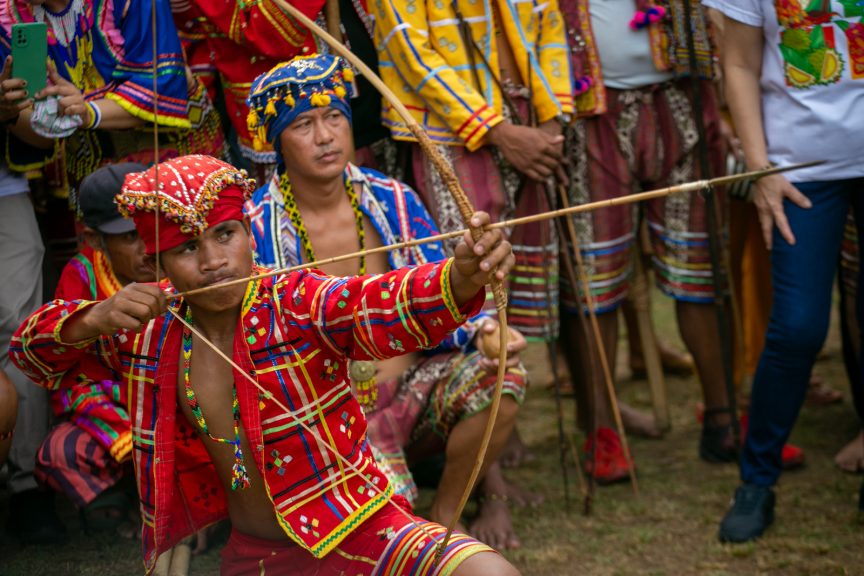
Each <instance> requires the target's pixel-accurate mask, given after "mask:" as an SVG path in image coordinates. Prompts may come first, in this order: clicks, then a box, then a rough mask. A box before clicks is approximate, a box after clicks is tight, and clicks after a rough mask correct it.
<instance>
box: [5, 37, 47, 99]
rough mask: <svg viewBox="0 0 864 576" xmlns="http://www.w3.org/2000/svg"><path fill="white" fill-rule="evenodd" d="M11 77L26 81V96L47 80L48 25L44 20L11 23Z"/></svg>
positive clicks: (43, 85)
mask: <svg viewBox="0 0 864 576" xmlns="http://www.w3.org/2000/svg"><path fill="white" fill-rule="evenodd" d="M12 77H13V78H20V79H22V80H25V81H26V82H27V86H26V88H25V89H26V91H27V98H33V97H34V95H35V94H36V93H38V92H39V91H40V90H43V89H44V88H45V85H46V84H47V82H48V26H47V25H46V24H45V23H44V22H28V23H26V24H13V25H12Z"/></svg>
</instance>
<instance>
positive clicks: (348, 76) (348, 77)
mask: <svg viewBox="0 0 864 576" xmlns="http://www.w3.org/2000/svg"><path fill="white" fill-rule="evenodd" d="M342 77H343V78H345V81H346V82H353V81H354V70H352V69H351V68H349V67H347V66H346V67H345V69H344V70H343V71H342Z"/></svg>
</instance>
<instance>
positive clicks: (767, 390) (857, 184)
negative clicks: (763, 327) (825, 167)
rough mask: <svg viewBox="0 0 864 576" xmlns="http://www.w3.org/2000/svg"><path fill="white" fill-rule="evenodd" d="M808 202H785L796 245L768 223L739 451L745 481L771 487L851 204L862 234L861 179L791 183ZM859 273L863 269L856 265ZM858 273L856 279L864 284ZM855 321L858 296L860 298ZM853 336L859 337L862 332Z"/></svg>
mask: <svg viewBox="0 0 864 576" xmlns="http://www.w3.org/2000/svg"><path fill="white" fill-rule="evenodd" d="M795 186H796V187H797V188H798V189H799V190H800V191H801V192H802V193H803V194H804V195H806V196H807V197H808V198H809V199H810V201H811V202H812V204H813V206H812V208H810V209H803V208H799V207H798V206H796V205H794V204H792V203H791V202H788V201H787V202H786V203H785V210H786V216H787V218H788V219H789V225H790V227H791V228H792V233H793V234H794V235H795V240H796V244H795V245H794V246H790V245H789V244H788V243H787V242H786V241H785V240H783V238H782V237H781V236H780V233H779V232H778V231H777V228H776V227H775V228H774V249H773V250H772V252H771V280H772V282H773V293H774V303H773V307H772V309H771V319H770V321H769V324H768V333H767V335H766V337H765V348H764V350H763V352H762V356H761V358H760V359H759V367H758V368H757V370H756V377H755V379H754V381H753V391H752V395H751V398H750V424H749V430H748V432H747V439H746V441H745V443H744V449H743V451H742V453H741V479H742V481H743V482H744V483H745V484H756V485H759V486H772V485H773V484H775V483H776V482H777V478H778V477H779V476H780V471H781V469H782V459H781V455H782V450H783V445H784V444H785V443H786V440H787V439H788V438H789V434H790V433H791V431H792V426H793V425H794V424H795V420H796V418H797V417H798V412H799V410H800V409H801V405H802V404H803V402H804V398H805V397H806V394H807V386H808V383H809V380H810V372H811V370H812V368H813V362H814V360H815V359H816V355H817V354H818V353H819V350H820V349H821V348H822V345H823V343H824V342H825V336H826V334H827V333H828V324H829V318H830V311H831V301H832V291H833V286H834V278H835V277H836V272H837V262H838V257H839V254H840V243H841V240H842V237H843V228H844V225H845V222H846V215H847V213H848V211H849V208H850V206H851V207H853V208H854V210H855V219H856V221H857V222H858V223H859V229H858V245H859V246H862V232H864V225H862V223H864V178H856V179H851V180H838V181H832V182H806V183H800V184H796V185H795ZM860 272H864V266H861V270H860ZM860 272H859V278H858V285H859V286H864V281H862V276H864V274H861V273H860ZM857 315H858V319H859V325H864V324H862V318H864V299H862V298H859V299H858V308H857ZM855 337H857V338H859V339H860V338H861V335H860V334H856V335H855Z"/></svg>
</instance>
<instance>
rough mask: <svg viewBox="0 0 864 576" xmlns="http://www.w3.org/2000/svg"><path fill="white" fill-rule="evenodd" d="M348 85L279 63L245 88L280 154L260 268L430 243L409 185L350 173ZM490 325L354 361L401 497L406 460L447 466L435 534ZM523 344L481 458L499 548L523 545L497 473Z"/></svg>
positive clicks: (470, 452)
mask: <svg viewBox="0 0 864 576" xmlns="http://www.w3.org/2000/svg"><path fill="white" fill-rule="evenodd" d="M352 79H353V74H352V71H351V70H350V69H349V68H347V67H346V66H345V65H344V63H343V62H342V61H341V60H340V59H339V58H337V57H334V56H329V55H320V56H319V55H315V56H311V57H302V58H296V59H294V60H291V61H290V62H288V63H285V64H281V65H279V66H277V67H275V68H274V69H272V70H271V71H269V72H267V73H265V74H263V75H261V76H260V77H259V78H258V79H257V80H256V81H255V82H254V83H253V85H252V89H251V92H250V96H249V99H248V103H249V108H250V114H249V128H250V130H251V131H252V132H253V135H254V136H256V137H258V138H266V140H267V142H268V143H271V144H272V145H273V147H274V149H275V150H277V151H278V152H279V169H278V172H277V174H276V175H275V176H274V177H273V179H272V180H271V181H270V183H269V184H268V185H266V186H264V187H262V188H260V189H259V190H258V191H257V192H255V194H254V196H253V198H252V200H251V201H250V202H249V203H248V204H247V212H248V214H249V215H250V218H251V221H252V232H253V235H254V237H255V246H256V252H257V256H258V259H259V261H260V262H261V264H264V265H266V266H271V267H275V268H283V267H287V266H293V265H296V264H300V263H302V262H309V261H312V260H316V259H323V258H328V257H331V256H336V255H340V254H344V253H346V252H350V251H355V250H360V249H363V248H372V247H374V246H381V245H389V244H394V243H396V242H399V241H404V240H409V239H413V238H424V237H428V236H431V235H433V234H436V233H437V230H436V226H435V223H434V221H433V220H432V217H431V216H430V215H429V212H427V210H426V208H425V207H424V206H423V204H422V202H421V201H420V199H419V198H418V197H417V195H416V194H415V193H414V191H413V190H411V189H410V188H409V187H408V186H407V185H405V184H403V183H401V182H398V181H397V180H394V179H392V178H389V177H387V176H385V175H383V174H381V173H380V172H377V171H375V170H371V169H369V168H360V167H357V166H355V165H354V164H352V163H351V162H350V158H351V155H352V152H353V143H352V136H351V110H350V106H349V102H348V100H347V98H348V97H349V94H350V93H351V91H352V89H351V84H350V82H351V80H352ZM444 259H446V254H445V251H444V246H443V245H442V244H441V243H430V244H423V245H421V246H416V247H413V248H408V249H402V250H393V251H391V252H389V253H388V254H386V255H385V254H377V255H369V256H367V257H365V258H359V259H356V260H349V261H345V262H341V263H336V264H330V265H325V266H322V268H323V269H324V271H325V272H327V273H329V274H333V275H336V276H353V275H356V274H360V275H363V274H379V273H384V272H388V271H390V270H395V269H397V268H401V267H403V266H416V265H421V264H425V263H429V262H437V261H441V260H444ZM496 325H497V324H496V322H495V320H494V319H493V318H492V317H490V315H489V314H488V313H487V312H481V313H480V314H478V315H476V316H475V317H473V318H471V319H470V320H469V321H468V323H467V324H465V325H464V326H463V327H462V328H460V329H458V330H457V331H456V332H455V333H453V335H452V336H451V337H450V338H448V339H447V340H446V341H445V342H444V343H443V344H442V345H440V346H439V347H437V348H436V349H434V350H432V351H430V353H428V354H424V355H421V354H413V355H410V354H409V355H403V356H401V357H399V358H396V359H394V360H388V361H382V362H376V363H374V364H373V363H371V362H368V363H356V362H354V363H352V364H351V366H350V369H349V374H350V375H351V376H352V387H353V389H354V393H355V395H357V397H358V400H360V402H361V404H363V405H364V411H365V414H366V418H367V420H368V423H369V427H368V438H369V441H370V443H371V445H372V446H373V452H375V453H376V457H377V460H378V465H379V468H382V469H384V470H385V472H386V473H387V476H388V479H389V480H390V482H391V484H392V485H393V486H394V488H395V489H396V492H397V493H398V494H400V495H403V496H405V497H406V498H408V499H409V500H412V499H413V498H414V497H415V496H416V492H417V489H416V486H415V483H414V480H413V477H412V475H411V472H410V471H409V468H408V461H409V459H410V460H412V461H416V460H419V459H425V458H429V457H430V456H431V457H435V458H438V457H440V456H442V455H446V456H445V458H444V470H443V473H442V476H441V480H440V482H439V484H438V490H437V492H436V495H435V499H434V501H433V503H432V507H431V509H430V511H429V517H430V520H433V521H435V522H439V523H441V524H445V525H446V524H447V523H449V522H450V521H451V520H452V518H453V516H454V514H455V509H456V507H457V504H458V501H459V498H460V496H461V494H462V489H463V488H464V486H465V484H466V482H467V477H468V475H469V473H470V471H471V469H472V465H473V462H474V458H475V455H476V451H477V445H478V444H479V442H480V438H481V436H482V432H483V429H484V427H485V422H486V417H487V415H488V412H489V407H490V404H491V400H492V396H493V392H494V387H495V367H496V364H495V362H494V361H492V360H490V359H489V358H488V357H489V356H491V355H492V354H491V353H490V352H491V351H490V350H487V348H486V345H485V342H484V338H482V337H480V335H482V331H484V330H485V331H490V332H491V331H494V330H495V327H496ZM478 332H479V333H480V335H478ZM475 336H476V337H475ZM394 344H395V343H394ZM524 345H525V340H524V338H523V337H522V336H521V334H518V333H517V332H515V331H514V333H513V336H512V343H511V347H512V348H511V369H510V370H509V371H508V373H507V376H506V379H505V384H504V396H503V400H502V409H501V411H500V413H499V419H498V420H497V422H496V427H495V430H494V434H493V440H492V443H491V445H490V448H489V451H488V455H487V461H488V462H489V463H490V464H491V466H489V470H488V471H487V473H486V475H485V477H484V480H483V485H482V487H481V494H484V495H485V496H486V498H485V499H484V502H483V504H482V505H481V507H480V514H479V516H478V519H477V520H476V521H475V524H473V525H472V526H471V529H472V533H473V534H474V535H475V536H476V537H478V538H480V539H482V540H483V541H484V542H486V543H487V544H489V545H491V546H492V547H495V548H512V547H516V546H518V545H519V540H518V538H517V537H516V534H515V531H514V529H513V526H512V523H511V520H510V515H509V510H508V507H507V502H506V495H507V493H508V489H509V487H508V486H507V485H506V484H505V483H504V479H503V475H501V473H500V469H499V467H498V465H497V463H495V462H496V460H497V457H498V454H499V453H500V451H501V449H502V448H503V446H504V444H505V443H506V440H507V438H508V437H509V435H510V433H511V431H512V429H513V426H514V424H515V420H516V414H517V412H518V409H519V405H520V404H521V402H522V400H523V398H524V394H525V385H526V374H525V371H524V369H523V368H522V367H521V366H520V365H519V361H518V358H517V357H516V356H517V353H518V351H519V350H520V349H521V348H522V347H524Z"/></svg>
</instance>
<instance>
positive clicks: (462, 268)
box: [450, 212, 514, 306]
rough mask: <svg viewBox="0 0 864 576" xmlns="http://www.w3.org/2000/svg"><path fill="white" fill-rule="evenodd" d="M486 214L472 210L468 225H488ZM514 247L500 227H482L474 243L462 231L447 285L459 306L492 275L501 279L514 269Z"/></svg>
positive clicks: (475, 226)
mask: <svg viewBox="0 0 864 576" xmlns="http://www.w3.org/2000/svg"><path fill="white" fill-rule="evenodd" d="M489 223H490V220H489V215H488V214H486V213H485V212H475V213H474V215H473V216H472V217H471V227H472V228H479V227H483V226H487V225H489ZM513 263H514V257H513V249H512V247H511V246H510V242H508V241H507V240H506V239H505V238H504V233H503V232H502V231H501V230H500V229H495V230H485V231H484V232H483V235H482V236H481V237H480V239H479V240H477V241H476V242H475V241H474V239H473V238H472V237H471V233H470V232H465V236H464V237H463V239H462V241H461V242H460V243H459V245H458V246H456V250H455V252H454V260H453V266H452V267H451V268H450V287H451V288H452V289H453V296H454V297H455V298H456V303H457V304H458V305H459V306H462V305H463V304H465V303H467V302H468V301H469V300H471V298H473V297H474V296H475V295H476V294H477V292H478V291H480V290H481V289H482V288H483V286H485V285H486V284H488V283H490V282H491V281H492V280H493V278H494V279H497V280H499V281H503V280H504V279H505V278H506V277H507V275H508V274H509V273H510V269H511V268H513Z"/></svg>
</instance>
